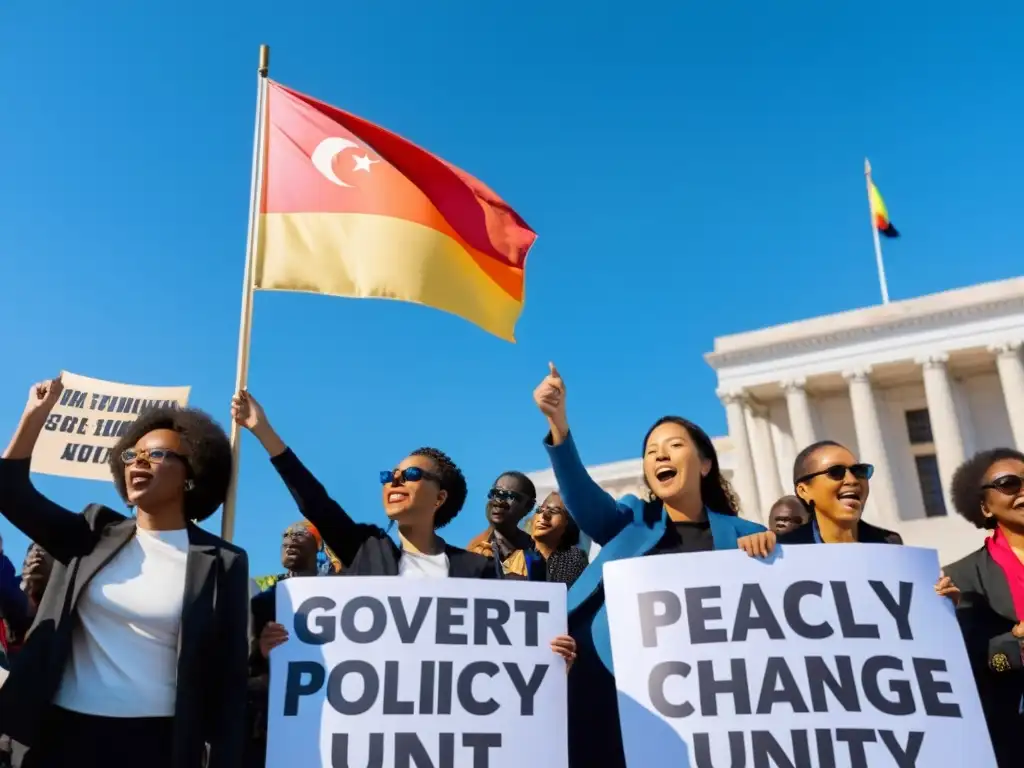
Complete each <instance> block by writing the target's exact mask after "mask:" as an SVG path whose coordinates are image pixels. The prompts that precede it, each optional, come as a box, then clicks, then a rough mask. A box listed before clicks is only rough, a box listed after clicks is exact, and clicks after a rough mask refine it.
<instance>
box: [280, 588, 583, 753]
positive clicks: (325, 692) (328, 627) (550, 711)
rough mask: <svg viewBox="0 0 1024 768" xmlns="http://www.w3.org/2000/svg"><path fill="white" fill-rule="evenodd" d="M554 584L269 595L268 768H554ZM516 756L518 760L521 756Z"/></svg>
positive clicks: (558, 710) (561, 713)
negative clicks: (272, 604)
mask: <svg viewBox="0 0 1024 768" xmlns="http://www.w3.org/2000/svg"><path fill="white" fill-rule="evenodd" d="M565 594H566V593H565V587H564V586H563V585H561V584H547V583H535V582H525V581H511V580H507V581H504V580H503V581H492V580H482V579H402V578H396V577H388V576H380V577H375V576H374V577H361V576H338V577H330V578H324V577H320V578H317V577H306V578H293V579H286V580H284V581H280V582H278V584H277V598H276V599H277V621H278V622H279V623H281V624H283V625H284V626H285V627H287V629H288V632H289V638H288V641H287V642H286V643H285V644H284V645H282V646H280V647H278V648H276V649H275V650H274V651H273V652H272V653H271V654H270V715H269V721H268V727H269V734H268V745H267V768H295V766H331V767H332V768H385V767H386V768H523V760H524V756H527V757H528V763H529V765H530V768H566V766H567V764H568V747H567V740H566V729H567V722H566V681H565V678H566V673H565V662H564V661H563V659H562V658H561V657H559V656H557V655H556V654H555V653H554V652H553V651H552V650H551V648H550V643H551V640H553V639H554V638H555V637H556V636H558V635H562V634H565V628H566V615H565ZM524 749H525V750H527V752H524Z"/></svg>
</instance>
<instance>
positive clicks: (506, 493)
mask: <svg viewBox="0 0 1024 768" xmlns="http://www.w3.org/2000/svg"><path fill="white" fill-rule="evenodd" d="M487 498H488V499H491V500H492V501H508V502H513V501H526V497H525V496H524V495H523V494H521V493H519V492H518V491H510V490H508V489H507V488H491V490H489V491H488V492H487Z"/></svg>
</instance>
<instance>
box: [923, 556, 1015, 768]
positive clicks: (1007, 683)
mask: <svg viewBox="0 0 1024 768" xmlns="http://www.w3.org/2000/svg"><path fill="white" fill-rule="evenodd" d="M943 570H944V572H945V574H946V575H947V576H949V578H950V579H952V580H953V583H954V584H955V585H956V586H957V587H958V588H959V589H960V602H959V603H958V604H957V609H956V616H957V619H958V620H959V622H960V629H961V631H962V632H963V635H964V645H966V646H967V655H968V656H969V657H970V661H971V669H972V671H973V672H974V679H975V680H976V681H977V683H978V694H979V695H980V696H981V707H982V709H983V710H984V711H985V721H986V723H987V724H988V731H989V735H990V736H991V737H992V746H993V747H994V748H995V752H996V760H997V762H998V764H999V766H1000V768H1010V766H1019V765H1021V763H1022V761H1024V758H1022V756H1021V752H1022V749H1024V742H1022V741H1021V736H1022V734H1024V717H1022V716H1021V714H1020V706H1021V697H1024V663H1022V660H1021V654H1022V653H1024V645H1022V643H1021V641H1020V639H1018V638H1016V637H1014V636H1013V634H1012V633H1011V631H1010V630H1011V629H1013V627H1014V626H1015V625H1016V624H1017V618H1018V617H1017V611H1016V609H1015V607H1014V604H1013V597H1012V595H1011V594H1010V585H1009V584H1008V583H1007V581H1006V574H1004V573H1003V569H1002V568H1001V567H1000V566H999V564H998V563H997V562H996V561H995V560H993V559H992V556H991V555H989V553H988V550H987V549H986V548H985V547H982V548H981V549H979V550H977V551H976V552H972V553H971V554H969V555H968V556H967V557H965V558H963V559H962V560H958V561H957V562H955V563H953V564H952V565H950V566H947V567H946V568H944V569H943Z"/></svg>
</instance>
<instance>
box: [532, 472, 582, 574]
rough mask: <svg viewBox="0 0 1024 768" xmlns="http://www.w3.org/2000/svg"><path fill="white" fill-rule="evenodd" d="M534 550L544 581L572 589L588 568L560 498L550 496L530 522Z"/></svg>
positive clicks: (571, 522) (556, 495)
mask: <svg viewBox="0 0 1024 768" xmlns="http://www.w3.org/2000/svg"><path fill="white" fill-rule="evenodd" d="M529 527H530V535H531V536H532V538H533V548H534V549H535V550H536V551H537V554H538V555H540V557H542V558H543V561H544V579H545V580H546V581H554V582H558V583H559V584H565V585H566V587H571V586H572V585H573V584H575V583H576V579H578V578H579V577H580V576H581V575H582V574H583V571H585V570H586V568H587V565H588V564H589V562H590V561H589V559H588V558H587V553H586V552H584V551H583V550H582V549H580V548H579V547H578V546H577V545H578V544H579V543H580V528H579V526H578V525H576V521H575V520H573V519H572V517H570V515H569V511H568V510H567V509H566V508H565V504H563V503H562V497H561V495H560V494H559V493H558V492H557V491H555V492H553V493H549V494H548V495H547V498H546V499H544V503H543V504H541V505H540V506H539V507H537V511H536V512H534V513H533V518H532V519H531V520H530V525H529Z"/></svg>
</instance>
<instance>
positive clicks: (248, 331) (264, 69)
mask: <svg viewBox="0 0 1024 768" xmlns="http://www.w3.org/2000/svg"><path fill="white" fill-rule="evenodd" d="M269 72H270V47H269V46H266V45H261V46H260V65H259V69H258V70H257V78H256V127H255V129H254V131H253V142H252V183H251V187H250V189H249V234H248V237H247V238H246V244H245V277H244V278H243V282H242V319H241V322H240V324H239V328H238V367H237V368H236V373H235V392H237V391H239V390H241V389H245V386H246V383H247V381H248V379H249V341H250V337H251V336H252V304H253V283H254V277H255V271H256V270H255V266H254V262H255V260H256V251H257V250H258V247H259V222H260V193H261V192H262V190H263V159H264V156H265V153H264V139H265V129H266V123H267V121H266V116H267V75H268V74H269ZM240 432H241V430H240V429H239V426H238V425H237V424H235V422H234V420H232V422H231V460H232V461H231V485H230V487H229V488H228V497H227V499H226V500H225V502H224V511H223V513H222V514H221V522H220V535H221V537H223V538H225V539H227V540H228V541H231V539H232V537H233V536H234V534H235V500H236V499H237V498H238V470H239V464H240V462H241V459H242V441H241V434H240Z"/></svg>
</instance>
